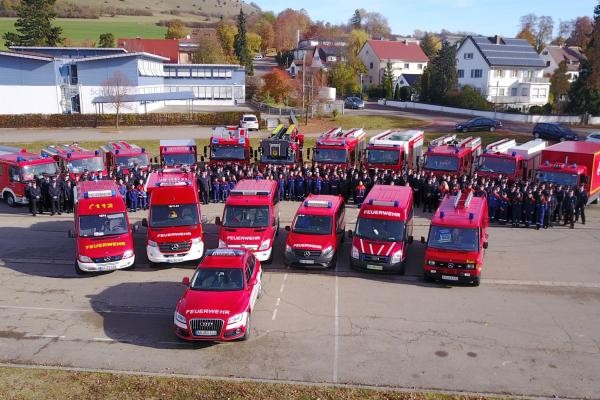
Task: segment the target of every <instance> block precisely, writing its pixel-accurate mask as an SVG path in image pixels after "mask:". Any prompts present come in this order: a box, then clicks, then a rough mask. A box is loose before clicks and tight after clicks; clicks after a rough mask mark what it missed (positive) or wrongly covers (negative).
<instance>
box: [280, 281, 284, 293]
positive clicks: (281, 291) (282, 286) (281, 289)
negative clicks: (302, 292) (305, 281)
mask: <svg viewBox="0 0 600 400" xmlns="http://www.w3.org/2000/svg"><path fill="white" fill-rule="evenodd" d="M283 289H285V284H284V283H282V284H281V287H280V288H279V293H283Z"/></svg>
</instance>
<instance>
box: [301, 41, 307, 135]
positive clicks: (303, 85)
mask: <svg viewBox="0 0 600 400" xmlns="http://www.w3.org/2000/svg"><path fill="white" fill-rule="evenodd" d="M306 52H307V50H304V55H303V56H302V109H303V110H304V109H305V108H304V103H305V102H304V92H305V90H306ZM306 123H307V124H308V116H307V117H306Z"/></svg>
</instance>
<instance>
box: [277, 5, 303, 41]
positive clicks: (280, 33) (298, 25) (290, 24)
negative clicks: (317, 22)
mask: <svg viewBox="0 0 600 400" xmlns="http://www.w3.org/2000/svg"><path fill="white" fill-rule="evenodd" d="M309 26H310V18H309V17H308V15H307V14H306V11H304V10H300V11H298V10H292V9H291V8H288V9H285V10H283V11H282V12H280V13H279V15H277V21H276V22H275V24H274V29H275V47H276V48H277V51H285V50H291V49H294V48H296V45H297V44H298V43H297V40H296V35H297V32H298V31H300V34H301V35H302V34H304V32H305V31H306V30H307V29H308V27H309Z"/></svg>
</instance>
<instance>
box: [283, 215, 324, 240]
mask: <svg viewBox="0 0 600 400" xmlns="http://www.w3.org/2000/svg"><path fill="white" fill-rule="evenodd" d="M331 224H332V219H331V216H327V215H303V214H299V215H297V216H296V219H295V220H294V224H293V225H292V231H293V232H295V233H303V234H307V235H330V234H331Z"/></svg>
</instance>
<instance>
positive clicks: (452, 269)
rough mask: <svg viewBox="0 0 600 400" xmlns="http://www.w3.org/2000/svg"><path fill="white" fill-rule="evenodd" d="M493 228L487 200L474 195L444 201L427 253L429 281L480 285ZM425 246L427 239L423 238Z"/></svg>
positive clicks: (432, 228)
mask: <svg viewBox="0 0 600 400" xmlns="http://www.w3.org/2000/svg"><path fill="white" fill-rule="evenodd" d="M488 225H489V219H488V209H487V201H486V199H485V197H474V196H473V192H467V193H459V194H458V195H456V196H454V197H449V196H448V197H446V198H444V199H443V200H442V202H441V204H440V206H439V207H438V209H437V211H436V212H435V214H434V215H433V218H432V219H431V225H430V227H429V238H428V240H427V248H426V250H425V263H424V266H423V268H424V275H425V280H426V281H432V280H442V281H449V282H469V283H472V284H473V285H475V286H478V285H479V279H480V276H481V268H482V267H483V254H484V249H487V247H488V241H487V240H488V234H487V229H488ZM421 242H423V243H425V238H423V237H422V238H421Z"/></svg>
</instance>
